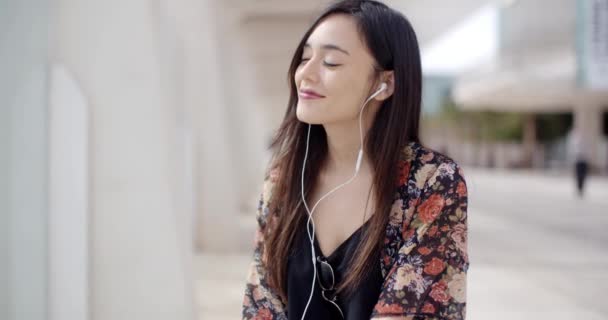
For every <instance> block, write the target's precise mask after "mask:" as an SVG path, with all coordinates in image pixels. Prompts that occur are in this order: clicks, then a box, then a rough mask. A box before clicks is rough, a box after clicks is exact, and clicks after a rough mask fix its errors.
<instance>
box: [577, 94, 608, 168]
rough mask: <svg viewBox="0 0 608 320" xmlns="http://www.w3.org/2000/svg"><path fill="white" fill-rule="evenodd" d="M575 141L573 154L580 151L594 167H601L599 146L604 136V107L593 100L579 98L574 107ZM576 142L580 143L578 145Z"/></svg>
mask: <svg viewBox="0 0 608 320" xmlns="http://www.w3.org/2000/svg"><path fill="white" fill-rule="evenodd" d="M573 130H574V135H575V141H574V144H573V145H572V146H571V148H574V149H576V150H574V149H572V150H571V154H576V153H580V154H581V155H582V156H584V157H585V158H587V159H588V161H589V164H590V165H591V167H592V168H599V166H600V163H599V154H598V146H599V142H600V139H601V136H602V131H601V130H602V109H601V108H600V106H599V105H598V104H596V103H594V102H593V101H589V100H586V99H580V100H578V103H577V105H576V106H575V107H574V127H573ZM576 143H580V145H579V146H576Z"/></svg>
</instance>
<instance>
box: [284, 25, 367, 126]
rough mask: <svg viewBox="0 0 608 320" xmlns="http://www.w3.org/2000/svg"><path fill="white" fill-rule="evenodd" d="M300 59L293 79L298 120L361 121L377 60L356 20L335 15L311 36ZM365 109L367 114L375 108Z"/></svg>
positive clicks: (318, 121) (311, 121)
mask: <svg viewBox="0 0 608 320" xmlns="http://www.w3.org/2000/svg"><path fill="white" fill-rule="evenodd" d="M301 58H302V59H301V63H300V65H299V66H298V68H297V69H296V73H295V79H294V81H295V84H296V88H297V89H298V104H297V110H296V115H297V117H298V119H299V120H300V121H302V122H306V123H310V124H330V123H336V122H341V121H352V120H355V119H358V116H359V111H360V109H361V107H362V105H363V103H364V102H365V100H366V99H367V98H368V96H369V94H370V93H369V92H370V88H371V86H372V85H373V76H374V68H373V64H374V59H373V57H372V55H371V54H370V52H369V50H368V48H367V46H366V45H365V44H364V43H363V42H362V40H361V38H360V35H359V32H358V30H357V26H356V24H355V21H354V18H352V17H350V16H348V15H344V14H334V15H331V16H329V17H327V18H326V19H325V20H323V21H322V22H321V23H320V24H319V25H318V26H317V27H316V28H315V30H314V31H313V32H312V33H311V34H310V37H309V38H308V41H307V42H306V45H305V47H304V51H303V53H302V57H301ZM372 103H374V101H373V100H372V101H370V102H368V104H372ZM365 109H366V110H365V113H368V112H369V111H371V110H372V109H374V108H372V106H371V105H370V106H367V107H366V108H365Z"/></svg>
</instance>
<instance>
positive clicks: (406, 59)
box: [263, 0, 422, 300]
mask: <svg viewBox="0 0 608 320" xmlns="http://www.w3.org/2000/svg"><path fill="white" fill-rule="evenodd" d="M333 14H347V15H349V16H352V17H353V18H354V19H355V21H356V23H357V27H358V31H359V34H360V35H361V36H362V39H363V40H364V43H365V45H367V47H368V48H369V50H370V51H371V53H372V56H373V57H374V60H375V66H374V68H375V70H376V72H377V75H378V74H379V73H380V72H381V71H384V70H393V72H394V85H395V90H394V92H393V94H392V96H391V97H389V98H388V99H386V100H384V101H383V102H382V106H381V107H380V108H379V110H378V112H377V113H376V116H375V119H374V122H373V125H372V127H371V129H370V131H369V133H368V134H367V136H366V140H365V144H364V146H363V148H364V152H365V153H366V154H368V155H369V157H370V159H371V162H372V163H371V167H372V169H373V171H374V172H373V173H374V179H373V187H374V188H373V189H374V190H375V199H376V203H375V206H374V208H375V209H376V211H375V212H374V214H373V215H372V217H371V218H370V219H371V221H370V224H369V227H368V228H367V229H366V232H365V233H363V234H362V238H361V239H362V240H361V243H360V245H359V248H358V250H356V254H355V255H354V256H353V257H352V258H351V260H350V262H351V263H350V269H349V272H348V273H347V274H346V276H345V278H344V279H343V281H342V283H340V284H339V286H338V291H344V292H345V293H352V290H353V289H354V288H356V286H357V285H358V284H359V282H360V281H361V280H362V279H363V278H364V277H365V276H366V271H367V270H369V268H370V267H371V266H372V264H373V263H379V260H378V255H377V254H378V253H379V252H380V250H381V248H382V245H383V240H384V236H385V234H384V232H385V227H386V224H387V223H388V221H389V215H390V210H391V206H392V203H393V201H394V193H395V188H396V183H397V179H396V178H397V176H398V175H397V174H396V173H397V170H398V168H397V165H398V162H399V159H400V156H401V151H402V148H403V147H404V146H405V145H406V144H408V143H410V142H419V137H418V131H419V120H420V108H421V106H420V104H421V101H420V99H421V91H422V71H421V63H420V52H419V47H418V40H417V39H416V34H415V33H414V30H413V28H412V26H411V25H410V23H409V21H408V20H407V19H406V18H405V17H404V16H403V15H402V14H401V13H399V12H397V11H395V10H393V9H391V8H389V7H387V6H386V5H385V4H383V3H380V2H377V1H352V0H347V1H339V2H336V3H334V4H332V5H331V6H329V7H328V8H327V9H326V10H325V11H324V12H323V13H322V14H321V15H320V16H319V17H318V18H317V19H316V20H315V21H314V22H313V24H312V25H311V26H310V28H309V29H308V31H306V33H305V34H304V36H303V38H302V40H301V41H300V43H299V44H298V46H297V48H296V51H295V53H294V55H293V58H292V60H291V65H290V67H289V72H288V76H287V79H288V82H289V87H290V97H289V102H288V104H287V110H286V112H285V116H284V118H283V122H282V123H281V126H280V127H279V129H278V130H277V132H276V134H275V136H274V138H273V140H272V143H271V146H270V148H271V150H272V158H271V161H270V165H269V170H270V169H273V171H274V172H275V174H276V179H275V181H276V183H275V185H274V187H273V196H272V199H273V200H272V201H270V203H269V209H270V212H271V213H272V214H271V216H270V217H269V219H268V220H267V221H269V224H268V225H267V227H266V228H265V230H264V233H265V237H264V238H265V239H266V241H265V243H264V257H263V259H264V261H265V265H266V266H267V279H268V282H269V284H270V286H271V287H273V288H274V289H275V290H276V291H277V292H278V293H279V294H280V295H281V296H282V298H284V299H285V300H286V296H287V294H286V290H285V285H286V276H287V257H288V255H289V250H290V248H291V246H292V245H293V243H294V238H295V235H296V234H297V232H298V231H299V229H301V226H302V225H303V223H304V220H305V219H306V218H307V217H308V215H307V212H306V211H305V208H304V206H303V205H302V201H301V194H300V192H301V190H300V188H301V184H300V178H301V171H302V164H303V159H304V153H305V148H306V135H307V132H308V124H307V123H303V122H300V121H299V120H298V118H297V117H296V106H297V102H298V92H297V88H296V84H295V81H294V75H295V72H296V69H297V67H298V65H299V64H300V60H301V57H302V52H303V47H304V44H305V43H306V41H307V39H308V37H309V36H310V34H311V33H312V32H313V31H314V29H315V28H316V27H317V26H318V25H319V23H321V22H322V21H323V20H324V19H325V18H327V17H329V16H330V15H333ZM370 94H371V92H370ZM326 155H327V136H326V133H325V130H324V128H323V126H322V125H312V128H311V144H310V147H309V153H308V160H307V164H306V172H305V175H304V179H305V182H306V183H305V191H304V192H305V195H306V196H308V195H310V192H311V190H312V188H313V186H314V185H315V183H316V181H317V173H318V172H319V171H320V169H321V168H322V166H323V164H324V162H325V161H326Z"/></svg>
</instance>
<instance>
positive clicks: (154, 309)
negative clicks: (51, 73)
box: [51, 0, 194, 320]
mask: <svg viewBox="0 0 608 320" xmlns="http://www.w3.org/2000/svg"><path fill="white" fill-rule="evenodd" d="M163 5H164V2H162V1H161V2H154V1H145V0H134V1H127V2H125V1H118V0H109V1H95V0H84V1H82V0H59V1H57V2H56V6H55V12H54V15H53V18H54V28H53V33H52V34H53V39H52V41H51V43H52V44H53V45H54V48H53V60H54V61H57V62H58V63H62V64H64V65H65V66H66V68H67V69H68V70H69V71H70V72H71V73H72V74H74V78H75V79H76V81H77V83H78V85H79V86H80V87H81V88H82V91H83V93H84V95H85V97H86V99H87V101H89V102H90V106H91V117H90V119H91V130H90V135H91V139H90V154H89V156H90V159H91V160H90V168H91V170H90V179H91V184H90V188H91V193H90V199H91V207H90V232H91V237H90V252H91V254H90V259H91V260H90V264H91V267H90V272H91V274H90V284H91V291H90V307H91V312H90V314H91V318H92V319H94V320H95V319H100V320H104V319H112V320H127V319H129V320H131V319H146V320H154V319H159V320H160V319H180V320H181V319H193V318H194V304H193V295H194V292H192V290H191V288H192V287H191V284H192V282H193V281H194V278H193V276H192V274H191V270H192V268H191V265H190V263H191V260H190V256H189V255H188V253H189V252H191V251H190V249H191V243H190V242H189V241H188V240H187V239H184V235H186V234H188V231H187V230H184V228H185V227H187V226H184V223H183V221H184V220H183V217H184V212H183V211H181V210H184V206H180V205H178V202H179V201H180V200H183V199H184V198H185V197H184V196H183V194H180V190H183V188H181V187H180V186H179V185H180V184H181V183H182V181H180V178H179V175H178V174H179V169H180V168H178V167H177V166H178V165H180V162H181V161H180V159H182V158H181V155H176V154H174V152H175V149H176V148H175V145H176V143H177V142H176V141H177V139H178V138H177V137H178V136H179V133H178V131H177V128H178V124H177V118H178V112H179V110H180V108H181V105H182V104H183V101H181V99H180V96H181V93H180V91H179V86H180V83H179V82H176V79H180V78H181V72H182V71H181V70H180V68H183V64H182V62H181V61H180V59H179V52H180V50H181V49H180V41H181V39H180V37H179V36H178V35H177V34H175V29H174V28H173V25H172V21H171V19H172V17H169V16H167V15H165V12H164V9H165V8H164V7H162V6H163ZM167 46H168V47H167ZM186 198H187V197H186ZM186 241H188V242H187V243H186Z"/></svg>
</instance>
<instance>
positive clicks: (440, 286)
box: [429, 280, 450, 302]
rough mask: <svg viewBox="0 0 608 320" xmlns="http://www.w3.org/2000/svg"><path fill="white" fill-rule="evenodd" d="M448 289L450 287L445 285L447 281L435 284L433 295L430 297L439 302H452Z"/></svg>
mask: <svg viewBox="0 0 608 320" xmlns="http://www.w3.org/2000/svg"><path fill="white" fill-rule="evenodd" d="M447 288H448V285H447V284H446V283H445V281H443V280H441V281H439V282H437V283H435V284H433V286H432V289H431V293H430V294H429V295H430V296H431V298H433V300H435V301H437V302H447V301H448V300H450V295H448V294H447V292H446V289H447Z"/></svg>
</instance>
